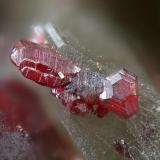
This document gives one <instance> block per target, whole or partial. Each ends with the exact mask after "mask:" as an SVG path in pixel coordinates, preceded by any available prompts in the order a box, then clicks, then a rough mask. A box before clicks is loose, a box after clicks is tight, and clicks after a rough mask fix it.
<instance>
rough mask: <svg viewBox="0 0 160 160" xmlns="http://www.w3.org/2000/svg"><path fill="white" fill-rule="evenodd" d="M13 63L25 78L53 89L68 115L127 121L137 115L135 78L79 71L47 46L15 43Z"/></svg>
mask: <svg viewBox="0 0 160 160" xmlns="http://www.w3.org/2000/svg"><path fill="white" fill-rule="evenodd" d="M11 60H12V62H13V63H14V64H15V65H16V66H17V67H18V68H19V70H20V71H21V73H22V74H23V76H24V77H26V78H28V79H31V80H33V81H35V82H37V83H39V84H41V85H44V86H47V87H50V88H52V93H53V95H55V96H56V97H57V98H58V99H60V100H61V102H62V103H63V104H64V106H65V107H66V108H68V109H69V110H70V112H71V113H73V114H76V115H85V114H86V113H93V114H95V115H96V116H98V117H104V116H106V115H107V114H108V112H113V113H115V114H116V115H118V116H119V117H120V118H123V119H127V118H129V117H131V116H132V115H134V114H135V113H137V112H138V95H137V90H138V89H137V88H138V87H137V86H138V81H137V77H136V76H135V75H134V74H132V73H130V72H128V71H127V70H126V69H122V70H119V71H117V72H115V73H113V74H111V75H109V76H107V77H106V78H105V77H104V76H103V75H100V74H98V73H96V72H92V71H90V70H89V69H86V68H80V67H79V66H77V65H76V64H74V63H73V62H72V61H71V60H70V59H68V58H66V57H65V56H64V55H63V54H61V53H59V52H57V51H56V50H55V49H54V48H53V47H50V45H44V44H36V43H33V42H30V41H27V40H21V41H20V42H18V43H17V44H16V45H15V46H14V48H13V50H12V54H11Z"/></svg>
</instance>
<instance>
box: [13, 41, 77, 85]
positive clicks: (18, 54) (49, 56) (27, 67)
mask: <svg viewBox="0 0 160 160" xmlns="http://www.w3.org/2000/svg"><path fill="white" fill-rule="evenodd" d="M11 60H12V62H13V63H14V64H15V65H16V66H17V67H19V69H20V71H21V72H22V74H23V75H24V76H25V77H26V78H28V79H31V80H34V81H36V82H37V83H39V84H42V85H45V86H48V87H56V86H59V85H60V84H61V85H65V84H67V83H68V82H69V81H70V78H71V77H72V76H74V75H75V74H76V72H77V70H76V66H75V65H74V64H73V63H72V61H70V60H69V59H67V58H65V57H64V56H62V55H61V54H59V53H58V52H57V51H56V50H55V49H53V48H52V47H49V46H48V45H43V44H41V45H40V44H36V43H33V42H30V41H27V40H21V41H19V42H18V43H17V44H15V46H14V47H13V50H12V54H11Z"/></svg>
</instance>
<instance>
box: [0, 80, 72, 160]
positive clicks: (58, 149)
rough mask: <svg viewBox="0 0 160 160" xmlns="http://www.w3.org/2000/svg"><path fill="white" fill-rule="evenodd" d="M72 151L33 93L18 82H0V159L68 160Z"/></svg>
mask: <svg viewBox="0 0 160 160" xmlns="http://www.w3.org/2000/svg"><path fill="white" fill-rule="evenodd" d="M73 147H74V146H72V145H71V144H70V143H69V142H68V141H66V140H65V138H64V137H62V136H60V134H59V132H58V129H57V128H56V126H55V125H54V123H53V122H51V121H50V119H49V118H48V116H47V115H46V114H45V112H44V111H43V109H42V106H41V102H40V99H39V96H38V95H37V94H36V93H35V92H34V91H33V90H31V89H29V87H28V86H26V85H25V84H23V83H21V82H20V81H18V80H10V81H6V80H5V81H0V149H1V151H0V159H3V160H4V159H7V160H11V159H12V160H13V159H15V160H18V159H19V160H37V159H38V160H51V159H63V160H68V159H73V157H74V154H75V150H74V149H73ZM66 155H67V156H66Z"/></svg>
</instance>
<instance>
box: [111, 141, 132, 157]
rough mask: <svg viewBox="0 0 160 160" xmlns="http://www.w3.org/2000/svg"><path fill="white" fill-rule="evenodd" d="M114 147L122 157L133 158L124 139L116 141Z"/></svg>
mask: <svg viewBox="0 0 160 160" xmlns="http://www.w3.org/2000/svg"><path fill="white" fill-rule="evenodd" d="M113 147H114V148H115V150H116V151H117V152H118V153H119V154H121V155H122V156H124V157H126V158H131V155H130V153H129V146H128V144H127V143H126V142H125V141H124V140H123V139H121V140H116V141H114V143H113Z"/></svg>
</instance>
